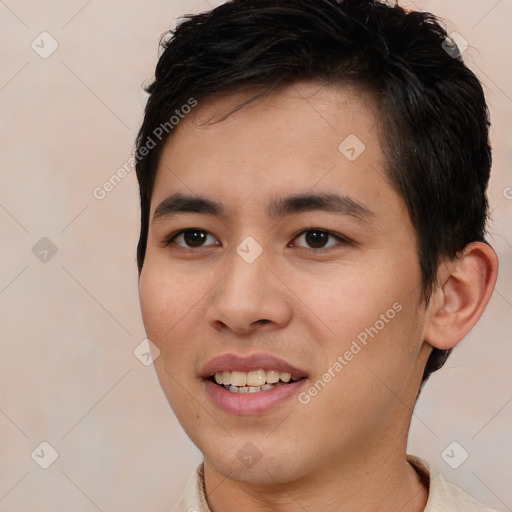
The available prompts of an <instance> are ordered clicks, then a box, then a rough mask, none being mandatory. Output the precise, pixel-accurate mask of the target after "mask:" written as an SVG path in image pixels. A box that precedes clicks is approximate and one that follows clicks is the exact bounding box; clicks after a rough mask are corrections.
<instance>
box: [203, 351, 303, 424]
mask: <svg viewBox="0 0 512 512" xmlns="http://www.w3.org/2000/svg"><path fill="white" fill-rule="evenodd" d="M200 377H201V378H202V379H203V382H204V385H205V387H204V389H205V392H206V394H207V396H208V397H209V399H210V400H211V401H212V402H213V404H215V405H216V406H217V407H218V408H219V409H220V410H222V411H224V412H225V413H228V414H230V415H236V416H248V415H261V414H267V413H272V412H273V411H279V410H281V409H280V407H282V406H284V404H285V403H286V402H287V401H288V402H289V401H290V400H291V399H292V397H293V396H294V395H295V394H297V393H298V392H299V390H300V389H301V388H302V387H304V386H305V385H306V382H307V379H308V375H307V373H306V372H305V371H304V370H301V369H299V368H297V367H296V366H293V365H292V364H291V363H289V362H288V361H285V360H284V359H281V358H278V357H275V356H274V355H272V354H263V353H259V354H257V353H253V354H235V353H225V354H222V355H219V356H217V357H215V358H213V359H211V360H210V361H209V362H208V363H206V365H205V366H204V367H203V368H202V370H201V372H200ZM290 403H293V402H290Z"/></svg>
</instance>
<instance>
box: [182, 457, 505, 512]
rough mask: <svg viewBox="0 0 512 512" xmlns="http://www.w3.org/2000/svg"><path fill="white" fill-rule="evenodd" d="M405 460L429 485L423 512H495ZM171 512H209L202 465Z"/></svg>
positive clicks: (420, 463) (416, 461) (415, 460)
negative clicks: (420, 473)
mask: <svg viewBox="0 0 512 512" xmlns="http://www.w3.org/2000/svg"><path fill="white" fill-rule="evenodd" d="M407 460H408V461H409V462H410V463H411V464H413V465H414V466H415V467H416V469H418V470H419V471H420V472H422V473H423V474H424V475H425V478H426V480H427V481H428V482H429V491H428V501H427V506H426V507H425V510H424V512H495V511H493V510H491V509H490V508H487V507H485V506H484V505H482V504H481V503H478V501H476V500H475V499H473V498H472V497H471V496H470V495H469V494H467V493H465V492H464V491H463V490H462V489H459V488H458V487H456V486H455V485H453V484H451V483H449V482H447V481H446V480H445V479H444V478H443V476H442V475H441V473H440V472H439V471H438V470H437V469H436V468H435V467H433V466H432V465H430V464H429V463H428V462H426V461H425V460H423V459H420V458H419V457H416V456H414V455H407ZM172 512H211V510H210V508H209V507H208V503H207V501H206V497H205V493H204V479H203V464H202V463H201V464H199V466H197V468H196V469H195V470H194V471H193V472H192V474H191V475H190V477H189V479H188V482H187V485H186V488H185V492H184V494H183V496H182V497H181V499H180V501H179V502H178V503H177V504H176V506H175V507H174V508H173V509H172Z"/></svg>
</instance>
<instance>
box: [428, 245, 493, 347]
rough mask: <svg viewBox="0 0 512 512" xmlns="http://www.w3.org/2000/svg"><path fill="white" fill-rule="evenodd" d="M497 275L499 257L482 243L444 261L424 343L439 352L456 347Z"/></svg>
mask: <svg viewBox="0 0 512 512" xmlns="http://www.w3.org/2000/svg"><path fill="white" fill-rule="evenodd" d="M497 275H498V257H497V256H496V253H495V252H494V250H493V249H492V247H490V246H489V245H487V244H485V243H483V242H472V243H470V244H468V245H467V246H466V247H465V248H464V250H463V252H462V254H461V255H460V256H459V257H458V258H457V259H455V260H447V261H444V262H443V263H442V264H441V265H440V266H439V269H438V285H437V288H436V290H435V292H434V294H433V297H432V298H431V302H430V304H429V307H428V315H427V323H426V326H425V336H424V339H425V341H426V342H427V343H428V344H429V345H432V346H433V347H435V348H439V349H442V350H445V349H449V348H453V347H454V346H455V345H457V343H459V341H461V340H462V339H463V338H464V336H466V334H467V333H468V332H469V331H470V330H471V329H472V328H473V326H474V325H475V324H476V323H477V321H478V319H479V318H480V317H481V316H482V313H483V312H484V309H485V307H486V306H487V303H488V302H489V299H490V298H491V295H492V292H493V290H494V286H495V284H496V278H497Z"/></svg>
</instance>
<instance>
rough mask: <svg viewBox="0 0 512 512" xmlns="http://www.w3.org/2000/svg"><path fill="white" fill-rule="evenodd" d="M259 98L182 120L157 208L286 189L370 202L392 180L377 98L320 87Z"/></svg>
mask: <svg viewBox="0 0 512 512" xmlns="http://www.w3.org/2000/svg"><path fill="white" fill-rule="evenodd" d="M257 93H258V91H256V90H250V91H245V92H243V93H229V94H228V93H223V94H220V95H217V96H212V97H209V98H207V99H206V100H203V101H199V102H198V105H197V107H196V108H195V109H194V110H193V111H192V112H191V113H190V114H188V115H187V116H185V117H184V118H183V119H182V120H181V121H180V123H179V125H178V126H176V127H175V129H174V130H173V132H172V134H171V136H170V137H169V138H168V140H167V141H166V143H165V145H164V148H163V150H162V154H161V158H160V162H159V167H158V170H157V175H156V179H155V187H154V192H153V200H152V203H153V209H154V207H155V204H157V203H158V202H159V201H161V200H163V199H164V197H166V196H168V195H170V194H171V193H175V192H182V193H184V192H186V193H187V195H190V194H191V193H192V194H194V193H198V194H200V195H202V196H205V195H207V194H208V193H209V194H210V195H214V196H217V197H219V196H224V197H228V196H230V197H231V199H232V200H233V202H234V203H236V202H237V201H239V202H243V201H247V200H249V201H250V200H251V198H252V199H254V200H256V198H257V197H259V198H261V197H262V196H264V195H266V196H268V195H275V194H276V193H277V191H279V190H280V191H282V192H284V191H287V192H288V193H296V194H297V193H305V192H306V191H307V190H313V189H316V190H317V191H320V192H331V191H333V189H340V192H346V193H347V194H348V192H350V194H360V195H361V196H364V195H365V190H364V189H365V187H366V185H368V184H371V182H375V180H380V181H381V182H387V179H386V173H385V169H386V162H385V159H384V155H383V153H382V151H381V147H380V142H379V126H378V123H377V105H376V101H375V99H374V98H373V97H372V96H370V95H369V94H366V93H363V92H360V91H356V90H355V89H353V88H349V87H335V88H334V87H327V86H325V85H322V84H320V83H318V82H313V81H312V82H299V83H296V84H293V85H289V86H284V87H281V88H279V89H276V90H274V91H273V92H272V93H271V94H268V95H263V96H260V97H258V98H256V99H254V100H253V98H254V96H255V95H256V94H257ZM381 185H382V184H381ZM384 185H385V186H388V187H389V185H387V183H384ZM343 189H345V190H343ZM347 194H345V195H347Z"/></svg>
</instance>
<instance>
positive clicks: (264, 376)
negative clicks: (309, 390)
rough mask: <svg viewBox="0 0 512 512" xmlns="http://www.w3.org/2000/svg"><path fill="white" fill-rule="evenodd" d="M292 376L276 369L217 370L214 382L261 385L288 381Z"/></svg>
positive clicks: (234, 384)
mask: <svg viewBox="0 0 512 512" xmlns="http://www.w3.org/2000/svg"><path fill="white" fill-rule="evenodd" d="M291 378H292V376H291V374H290V373H288V372H279V371H278V370H255V371H252V372H217V373H216V374H215V382H216V383H217V384H224V385H232V386H263V384H265V383H267V384H275V383H276V382H279V380H282V381H283V382H290V379H291Z"/></svg>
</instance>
